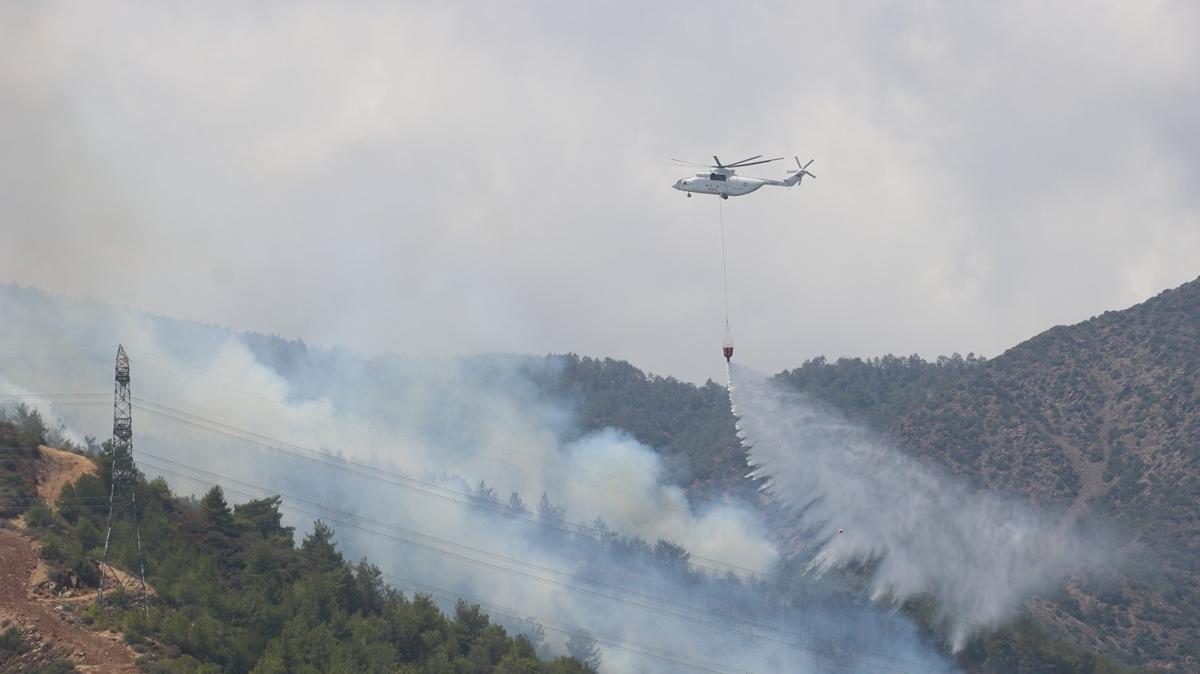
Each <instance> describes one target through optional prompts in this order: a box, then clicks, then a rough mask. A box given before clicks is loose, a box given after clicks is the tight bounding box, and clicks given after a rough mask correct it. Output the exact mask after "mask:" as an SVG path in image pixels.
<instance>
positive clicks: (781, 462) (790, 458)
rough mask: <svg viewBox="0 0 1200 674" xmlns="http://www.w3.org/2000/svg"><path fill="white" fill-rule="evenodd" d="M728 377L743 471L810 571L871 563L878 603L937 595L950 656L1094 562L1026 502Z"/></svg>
mask: <svg viewBox="0 0 1200 674" xmlns="http://www.w3.org/2000/svg"><path fill="white" fill-rule="evenodd" d="M729 372H730V397H731V399H732V402H733V410H734V414H735V415H736V416H737V417H738V434H739V436H740V437H741V438H742V441H743V443H744V445H745V447H746V448H747V452H748V457H747V460H748V463H749V464H750V465H751V473H750V475H751V476H754V477H761V478H765V480H766V483H765V484H766V486H765V489H766V490H767V491H769V493H770V495H771V496H772V497H774V498H775V499H777V500H778V501H779V502H780V503H782V504H784V505H786V506H788V507H790V508H791V509H793V510H794V512H795V514H796V516H797V518H798V519H799V521H800V523H801V524H802V526H804V527H805V528H806V529H807V530H808V531H809V532H810V533H811V536H812V540H813V541H815V548H816V550H815V553H814V554H813V555H812V557H811V562H810V564H809V567H808V568H809V569H810V570H811V571H813V572H816V573H818V574H819V573H822V572H825V571H828V570H830V569H835V568H841V567H847V566H849V565H857V564H861V563H870V564H872V565H873V575H872V576H871V580H870V582H871V590H872V594H873V597H874V598H875V599H877V600H891V601H903V600H905V599H908V598H910V597H914V596H917V595H926V594H927V595H932V596H933V597H936V599H937V601H938V604H939V607H940V610H941V611H942V616H941V617H942V618H943V619H944V620H945V621H946V623H947V625H946V626H947V627H948V629H949V630H950V636H951V643H952V645H953V647H954V648H955V649H956V650H957V649H959V648H961V647H962V646H963V645H964V644H965V641H966V639H967V637H969V636H970V635H971V634H972V633H974V632H976V631H978V630H981V629H984V628H987V627H992V626H995V625H997V624H999V623H1002V622H1003V621H1005V620H1006V619H1008V618H1010V617H1012V615H1013V614H1014V613H1015V612H1016V611H1017V610H1018V609H1019V608H1020V607H1021V605H1022V604H1023V603H1024V602H1025V601H1026V600H1027V599H1029V598H1031V597H1033V596H1034V595H1036V594H1038V593H1040V592H1044V591H1046V590H1048V589H1050V588H1052V587H1053V586H1054V585H1055V584H1056V583H1059V582H1061V581H1062V580H1063V579H1064V577H1065V576H1066V575H1067V574H1068V573H1069V572H1071V571H1072V570H1074V569H1078V568H1080V567H1082V566H1084V565H1086V564H1088V560H1089V559H1092V558H1094V554H1095V553H1094V551H1093V550H1091V549H1089V548H1088V547H1087V546H1085V545H1084V544H1083V542H1082V541H1081V540H1080V539H1079V538H1078V537H1077V536H1076V535H1074V534H1073V533H1072V532H1070V531H1068V530H1066V529H1065V527H1063V526H1060V525H1057V524H1055V523H1054V522H1052V521H1051V520H1050V518H1048V517H1046V516H1044V515H1042V514H1040V513H1037V512H1035V511H1034V510H1032V509H1030V508H1029V507H1027V506H1025V505H1023V504H1020V503H1018V502H1016V501H1014V500H1011V499H1008V498H1004V497H1002V496H998V495H996V494H990V493H987V492H977V491H972V490H969V489H968V488H967V487H965V486H964V485H962V484H960V483H958V482H956V481H954V480H952V479H951V478H950V477H949V476H947V475H944V474H943V473H942V472H940V471H939V470H937V469H935V468H934V467H932V466H929V465H926V464H924V463H921V462H919V461H917V460H916V459H914V458H913V457H910V456H908V455H906V454H904V453H902V452H901V451H899V450H898V449H897V448H895V447H893V446H892V445H890V444H889V443H888V442H886V441H885V440H883V439H882V438H880V437H879V436H877V435H876V434H874V433H871V432H869V431H867V430H865V429H864V428H862V427H860V426H857V425H855V424H853V423H850V422H849V421H847V420H846V419H845V418H844V417H843V416H842V415H840V414H839V413H837V412H835V411H833V410H831V409H829V408H828V407H827V406H824V405H821V404H820V403H819V402H817V401H816V400H814V399H813V398H811V397H809V396H807V395H804V394H802V393H800V392H798V391H795V390H793V389H789V388H786V387H784V386H782V385H780V384H778V383H776V382H773V381H771V380H769V379H767V378H766V377H764V376H763V375H761V374H759V373H756V372H754V371H752V370H749V369H747V368H744V367H741V366H738V365H731V366H730V369H729Z"/></svg>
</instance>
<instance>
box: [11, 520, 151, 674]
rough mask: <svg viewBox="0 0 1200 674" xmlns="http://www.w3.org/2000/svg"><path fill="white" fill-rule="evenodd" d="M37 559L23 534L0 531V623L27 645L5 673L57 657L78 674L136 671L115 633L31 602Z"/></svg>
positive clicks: (58, 605) (56, 606) (55, 605)
mask: <svg viewBox="0 0 1200 674" xmlns="http://www.w3.org/2000/svg"><path fill="white" fill-rule="evenodd" d="M37 561H38V560H37V555H36V554H34V551H33V542H32V541H31V540H30V539H29V538H28V537H27V536H26V535H25V534H23V533H20V532H18V531H16V530H14V529H10V528H7V527H0V625H6V624H7V625H11V624H16V625H17V627H18V628H19V629H20V630H21V634H22V639H23V640H24V642H25V643H26V644H27V645H29V646H32V648H30V649H29V650H27V651H26V652H25V653H22V654H21V655H20V656H18V657H16V658H14V659H13V660H12V661H11V662H8V663H6V664H5V666H4V671H13V672H19V671H24V670H25V669H28V668H29V667H31V666H34V665H35V664H45V663H48V662H51V661H54V660H58V659H69V660H71V661H73V662H74V663H75V664H76V667H78V668H79V670H80V671H83V672H96V673H98V674H99V673H107V672H112V673H114V674H118V673H119V674H124V673H126V672H136V671H138V668H137V665H136V664H135V657H136V656H135V655H134V652H133V651H132V650H130V648H129V647H128V646H126V645H125V644H124V643H123V642H122V641H121V639H120V636H119V635H116V634H101V633H97V632H93V631H91V630H90V629H88V628H87V626H86V625H83V624H82V623H80V622H78V618H76V617H75V616H74V615H73V614H71V613H70V612H68V611H65V610H63V608H62V602H58V601H54V600H43V599H36V598H34V595H33V585H32V582H31V578H32V576H33V571H34V569H35V568H36V567H37Z"/></svg>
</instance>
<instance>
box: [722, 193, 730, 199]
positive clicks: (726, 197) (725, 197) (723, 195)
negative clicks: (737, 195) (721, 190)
mask: <svg viewBox="0 0 1200 674" xmlns="http://www.w3.org/2000/svg"><path fill="white" fill-rule="evenodd" d="M721 198H722V199H728V198H729V195H728V194H722V195H721Z"/></svg>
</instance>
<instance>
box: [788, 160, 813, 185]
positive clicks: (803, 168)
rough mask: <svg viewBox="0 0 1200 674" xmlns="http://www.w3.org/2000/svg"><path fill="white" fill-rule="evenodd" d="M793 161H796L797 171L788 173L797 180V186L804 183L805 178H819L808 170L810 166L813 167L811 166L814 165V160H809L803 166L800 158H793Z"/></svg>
mask: <svg viewBox="0 0 1200 674" xmlns="http://www.w3.org/2000/svg"><path fill="white" fill-rule="evenodd" d="M793 159H795V160H796V166H797V170H795V171H788V173H789V174H791V175H792V177H794V178H796V183H797V184H798V183H801V182H804V176H808V177H810V178H814V179H815V178H816V177H817V176H816V175H814V174H813V173H812V171H809V170H808V167H809V166H811V165H812V163H813V160H812V159H809V160H808V163H807V164H801V163H800V158H799V157H793Z"/></svg>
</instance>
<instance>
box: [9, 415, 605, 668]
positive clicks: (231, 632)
mask: <svg viewBox="0 0 1200 674" xmlns="http://www.w3.org/2000/svg"><path fill="white" fill-rule="evenodd" d="M9 416H11V417H12V419H11V421H4V420H0V452H3V454H0V506H2V507H3V508H4V510H3V512H0V525H4V526H9V524H8V523H7V522H5V521H4V520H3V519H2V518H4V517H12V516H16V515H24V525H25V528H26V531H28V532H29V533H30V534H31V535H32V536H33V537H34V538H35V539H36V540H37V541H39V543H40V545H41V551H40V557H41V558H42V560H43V562H45V563H46V564H47V578H48V582H49V583H50V584H49V585H47V586H46V587H47V588H50V591H52V592H59V593H64V594H59V595H58V598H59V600H60V602H61V603H60V605H65V606H66V607H67V609H66V610H67V614H70V613H75V614H77V619H78V620H79V621H80V622H81V623H82V624H84V625H91V626H92V628H93V629H115V630H118V631H120V632H121V633H123V635H124V639H125V641H126V642H127V643H129V644H131V645H132V646H133V647H134V649H135V650H136V651H138V652H141V653H143V654H145V655H144V657H143V658H142V660H141V661H140V662H139V666H140V667H141V669H142V670H143V671H148V672H159V673H168V672H170V673H175V672H178V673H183V672H213V673H216V672H255V673H256V674H267V673H271V672H278V673H280V674H283V673H291V672H314V673H315V672H332V671H339V672H352V671H353V672H412V673H414V674H415V673H416V672H445V673H447V674H449V673H459V672H506V673H514V674H515V673H518V672H520V673H522V674H533V673H536V672H548V673H549V672H554V673H562V674H567V673H572V672H576V673H580V674H582V673H584V672H587V671H590V670H589V669H588V668H587V667H585V666H584V665H583V664H582V663H580V662H579V661H578V660H574V659H569V658H557V659H553V660H552V661H549V660H544V659H541V658H539V654H538V646H539V644H537V643H534V642H532V641H531V640H530V639H529V638H527V637H526V636H516V637H515V638H514V637H512V636H510V635H509V634H507V633H506V631H505V629H504V628H502V627H500V626H499V625H496V624H493V622H492V621H491V620H490V619H489V617H488V615H486V614H485V613H483V612H482V611H481V610H480V609H479V607H478V606H475V605H470V604H466V603H463V602H459V604H458V606H457V607H456V609H455V611H454V615H453V616H449V617H448V616H446V615H445V614H444V613H443V612H442V610H441V609H440V608H439V606H438V604H437V603H435V602H434V600H433V599H431V598H430V597H429V596H425V595H420V594H417V595H406V594H404V593H402V592H400V591H397V590H396V589H394V588H392V587H391V586H390V585H389V584H388V580H387V578H385V577H384V575H383V574H382V573H381V572H380V570H379V569H378V568H376V567H375V566H373V565H372V564H370V563H369V562H367V561H366V560H362V561H359V562H354V563H352V562H350V561H349V560H346V559H344V558H343V556H342V554H341V552H339V551H338V549H337V546H336V544H335V543H334V531H333V529H332V528H330V527H329V526H327V525H325V524H323V523H320V522H318V523H317V524H316V526H315V528H314V530H313V531H312V533H310V534H309V535H308V536H306V537H304V539H303V541H302V542H301V543H300V544H299V545H296V544H295V542H294V538H293V531H292V529H290V528H288V527H284V526H282V524H281V514H280V511H279V506H280V501H279V499H278V498H277V497H276V498H264V499H258V500H251V501H248V502H246V503H240V504H237V505H233V506H232V507H230V505H229V504H228V503H227V502H226V500H225V497H224V494H223V492H222V491H221V489H220V487H213V488H212V489H211V490H210V491H209V492H208V493H207V494H206V495H205V496H204V498H203V499H201V500H199V501H193V500H188V499H180V498H178V497H176V496H174V495H173V494H172V493H171V491H170V490H169V489H168V487H167V485H166V483H165V482H163V481H162V480H161V479H159V480H154V481H151V482H146V481H144V480H141V481H140V482H139V485H138V494H137V499H138V503H139V505H140V508H139V510H140V512H141V531H142V541H143V543H144V545H145V557H146V567H147V569H148V581H149V584H150V585H151V586H152V591H153V593H154V598H153V600H152V601H151V602H150V608H149V610H148V611H146V612H143V611H142V610H141V609H140V607H139V602H138V599H139V597H138V596H137V594H136V593H132V592H126V591H125V590H124V589H123V588H122V587H121V586H116V589H115V590H113V591H112V594H111V595H110V597H111V602H112V603H111V605H110V606H109V607H108V608H107V609H104V610H101V609H100V608H98V607H96V606H95V604H94V603H93V602H91V601H90V600H89V598H90V597H91V596H92V591H93V590H94V588H95V587H96V585H97V582H98V581H99V572H98V570H97V567H96V565H95V564H94V563H93V562H92V561H91V560H93V559H95V558H97V557H98V556H99V551H100V546H101V545H102V544H103V536H104V526H105V522H104V517H105V514H106V513H107V509H106V508H104V507H101V506H100V505H98V504H103V503H106V502H107V496H108V493H109V485H108V479H107V475H108V469H107V466H108V464H109V462H110V461H109V459H108V458H107V457H106V456H105V455H103V454H102V455H100V456H98V457H97V462H98V463H99V469H100V470H99V476H96V475H87V476H84V477H82V478H81V479H79V480H78V481H77V482H76V483H75V484H73V485H70V486H68V487H67V488H66V489H64V490H63V492H62V494H61V496H60V497H59V501H58V502H59V506H58V507H57V508H55V507H53V506H49V505H47V504H45V503H44V502H41V501H40V500H37V499H36V498H35V494H36V492H35V490H34V487H33V474H32V471H33V468H32V467H33V465H34V463H35V461H36V458H35V457H36V456H37V446H38V444H39V443H41V442H45V440H46V429H45V425H44V424H43V423H42V421H41V418H40V416H39V415H38V414H37V413H36V412H27V411H26V410H24V409H18V410H17V411H16V413H15V414H10V415H9ZM31 447H32V448H33V449H32V450H31V449H30V448H31ZM115 526H116V531H115V534H114V541H115V542H116V547H115V548H114V550H113V555H112V560H113V561H114V563H115V565H116V566H117V567H118V568H126V569H136V568H137V555H136V548H135V547H134V545H133V540H134V538H133V535H132V533H133V532H132V529H131V525H130V520H128V518H127V517H121V518H118V519H117V521H116V525H115ZM22 590H23V588H22ZM71 597H75V598H76V599H74V600H71ZM79 599H84V600H85V601H84V602H82V603H81V602H80V601H78V600H79ZM74 619H76V618H72V620H74ZM2 632H3V634H2V636H0V671H6V672H7V671H26V670H27V669H28V665H22V664H21V663H28V662H30V661H29V660H27V659H23V657H22V656H27V655H29V653H28V651H29V650H30V649H32V648H34V646H33V642H32V641H31V639H34V638H36V639H37V640H38V641H39V642H40V643H43V644H46V645H45V646H44V648H46V655H47V657H49V660H48V661H46V662H44V663H43V666H44V671H47V672H50V671H54V672H65V671H74V663H73V662H72V661H71V655H72V654H71V653H70V652H69V651H66V652H62V653H59V652H58V651H59V649H58V647H57V645H56V644H54V643H52V642H48V641H47V640H46V636H47V635H33V634H25V633H23V632H22V630H21V629H19V628H18V627H16V626H15V624H14V625H9V626H7V628H6V629H4V630H3V631H2ZM38 648H39V649H40V648H43V646H39V647H38ZM579 648H580V649H582V650H583V651H585V652H586V651H587V649H588V648H590V646H589V645H588V644H587V643H584V642H581V643H580V645H579ZM60 656H61V657H60ZM91 664H93V665H94V664H97V663H94V662H93V663H91ZM38 671H42V670H38Z"/></svg>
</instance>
